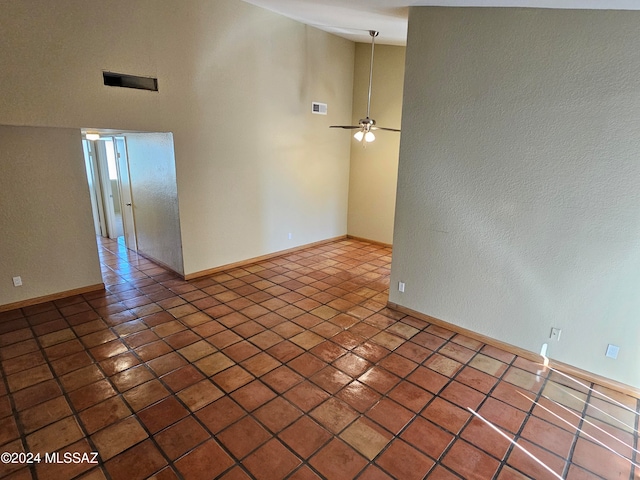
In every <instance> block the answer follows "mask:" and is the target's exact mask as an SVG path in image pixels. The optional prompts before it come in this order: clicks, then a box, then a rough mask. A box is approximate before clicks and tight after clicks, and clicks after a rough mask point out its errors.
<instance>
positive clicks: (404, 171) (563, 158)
mask: <svg viewBox="0 0 640 480" xmlns="http://www.w3.org/2000/svg"><path fill="white" fill-rule="evenodd" d="M639 21H640V12H613V11H576V10H572V11H563V10H535V9H511V8H502V9H472V8H414V9H412V10H411V13H410V20H409V38H408V47H407V68H406V81H405V98H404V106H403V121H402V126H403V132H402V141H401V146H400V166H399V180H398V198H397V206H396V224H395V234H394V252H393V266H392V279H391V285H392V286H394V285H397V282H398V281H399V280H402V281H404V282H406V292H405V293H403V294H401V293H399V292H398V291H397V289H396V288H392V291H391V294H390V300H391V301H392V302H395V303H397V304H400V305H403V306H405V307H408V308H411V309H413V310H417V311H419V312H423V313H425V314H428V315H431V316H434V317H436V318H439V319H442V320H445V321H447V322H451V323H454V324H457V325H460V326H462V327H465V328H468V329H470V330H473V331H476V332H479V333H482V334H485V335H488V336H490V337H493V338H496V339H498V340H502V341H504V342H507V343H510V344H513V345H516V346H518V347H521V348H525V349H528V350H530V351H533V352H539V351H540V348H541V346H542V344H543V343H545V342H549V341H550V340H549V334H550V329H551V327H559V328H561V329H562V336H561V340H560V342H557V343H556V342H554V343H549V356H550V357H552V358H554V359H557V360H560V361H562V362H566V363H569V364H571V365H574V366H577V367H579V368H582V369H585V370H588V371H591V372H594V373H596V374H600V375H604V376H606V377H609V378H612V379H614V380H618V381H620V382H624V383H626V384H629V385H632V386H635V387H640V368H638V366H639V365H640V350H639V349H638V344H639V343H640V321H638V318H640V295H638V290H639V288H640V214H639V212H640V198H639V197H640V193H639V190H638V179H639V178H640V163H639V162H638V152H639V151H640V134H639V132H640V116H638V111H640V84H639V83H638V82H637V81H636V79H637V78H639V77H640V56H638V49H637V25H638V22H639ZM609 343H611V344H615V345H618V346H620V354H619V357H618V359H617V360H613V359H611V358H606V357H605V351H606V348H607V344H609Z"/></svg>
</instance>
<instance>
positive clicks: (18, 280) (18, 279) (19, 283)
mask: <svg viewBox="0 0 640 480" xmlns="http://www.w3.org/2000/svg"><path fill="white" fill-rule="evenodd" d="M13 286H14V287H21V286H22V277H13Z"/></svg>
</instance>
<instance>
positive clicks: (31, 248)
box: [0, 126, 102, 305]
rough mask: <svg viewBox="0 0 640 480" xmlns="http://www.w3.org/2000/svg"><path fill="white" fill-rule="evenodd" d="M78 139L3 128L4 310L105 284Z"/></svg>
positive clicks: (50, 131)
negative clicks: (15, 282)
mask: <svg viewBox="0 0 640 480" xmlns="http://www.w3.org/2000/svg"><path fill="white" fill-rule="evenodd" d="M81 141H82V139H81V137H80V132H79V131H78V130H72V129H64V128H29V127H8V126H0V167H1V168H0V172H1V173H2V174H1V175H0V232H2V240H1V241H0V305H7V304H9V303H14V302H18V301H22V300H26V299H30V298H34V297H41V296H44V295H50V294H54V293H58V292H63V291H67V290H73V289H76V288H81V287H86V286H89V285H96V284H99V283H102V277H101V275H100V264H99V262H98V248H97V246H96V238H95V234H94V228H93V219H92V215H91V203H90V200H89V187H88V185H87V176H86V173H85V167H84V159H83V157H82V143H81ZM15 276H21V277H22V282H23V286H22V287H14V286H13V283H12V277H15Z"/></svg>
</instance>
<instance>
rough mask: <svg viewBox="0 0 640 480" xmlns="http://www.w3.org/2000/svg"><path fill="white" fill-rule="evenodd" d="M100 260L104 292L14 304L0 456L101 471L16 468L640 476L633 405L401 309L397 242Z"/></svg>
mask: <svg viewBox="0 0 640 480" xmlns="http://www.w3.org/2000/svg"><path fill="white" fill-rule="evenodd" d="M100 255H101V258H102V261H103V263H104V269H103V273H104V279H105V283H106V285H107V290H106V292H98V293H93V294H90V295H83V296H78V297H74V298H69V299H65V300H61V301H57V302H53V303H46V304H42V305H37V306H33V307H28V308H23V309H21V310H14V311H10V312H5V313H0V359H1V366H2V371H1V374H2V378H1V381H0V445H2V447H0V451H2V452H31V453H36V452H42V453H43V454H44V452H56V451H59V452H76V453H78V454H81V453H88V452H98V454H99V455H98V458H97V461H98V463H97V464H92V463H88V462H86V460H91V456H87V457H85V458H84V459H82V457H79V458H80V459H81V460H85V461H84V462H81V463H73V462H72V463H63V462H64V459H65V458H66V457H64V455H62V454H61V456H60V462H61V463H51V462H49V463H46V462H44V457H42V460H43V461H41V462H40V463H38V464H33V465H31V466H28V467H25V466H24V465H21V464H18V463H0V477H2V478H10V479H29V478H39V479H53V480H65V479H71V478H83V479H91V480H98V479H104V478H111V479H123V480H136V479H144V478H147V477H152V478H157V479H162V480H169V479H175V478H183V479H187V480H196V479H213V478H224V479H228V480H231V479H243V478H256V479H283V478H291V479H313V478H328V479H351V478H359V479H385V478H397V479H401V480H409V479H420V478H425V477H426V478H429V479H433V480H435V479H439V480H440V479H456V478H463V479H500V480H507V479H509V480H512V479H525V478H533V479H536V480H538V479H554V478H569V479H574V480H578V479H596V478H605V479H624V480H629V479H639V478H640V468H638V467H637V466H635V467H634V466H633V462H635V463H640V455H639V454H638V452H637V450H638V434H637V429H638V416H637V414H636V413H635V412H636V411H637V410H638V407H639V406H638V401H637V400H636V399H633V398H631V397H627V396H624V395H621V394H617V393H614V392H611V391H607V390H606V389H604V388H602V387H599V386H594V385H589V386H588V387H592V388H593V389H590V388H587V387H586V386H582V385H579V384H577V383H575V382H574V381H572V380H569V379H567V378H565V377H563V376H562V375H560V374H558V373H556V372H549V371H548V370H543V369H541V367H540V366H539V365H536V364H533V363H531V362H529V361H526V360H524V359H521V358H518V357H515V356H514V355H511V354H509V353H506V352H504V351H500V350H497V349H495V348H492V347H489V346H485V345H482V344H480V343H479V342H477V341H474V340H472V339H470V338H466V337H463V336H460V335H455V334H453V333H452V332H450V331H447V330H444V329H442V328H439V327H437V326H434V325H429V324H426V323H424V322H422V321H420V320H418V319H415V318H412V317H408V316H405V315H403V314H400V313H398V312H395V311H392V310H389V309H387V308H386V301H387V289H388V281H389V277H388V275H389V265H390V260H391V250H390V249H388V248H383V247H380V246H377V245H371V244H367V243H362V242H357V241H352V240H348V241H347V240H345V241H339V242H334V243H331V244H326V245H324V246H320V247H316V248H310V249H307V250H304V251H300V252H298V253H295V254H291V255H286V256H283V257H278V258H274V259H271V260H268V261H263V262H259V263H257V264H254V265H251V266H246V267H244V268H237V269H233V270H230V271H227V272H224V273H221V274H218V275H214V276H212V277H210V278H204V279H199V280H196V281H191V282H185V281H182V280H180V279H178V278H177V277H175V276H174V275H172V274H170V273H168V272H167V271H165V270H164V269H163V268H161V267H158V266H157V265H154V264H153V263H151V262H150V261H148V260H146V259H144V258H142V257H139V256H137V255H136V254H133V253H131V252H128V251H127V250H126V249H125V248H124V247H123V246H122V245H120V244H118V243H116V242H113V241H109V240H101V242H100ZM467 408H471V409H473V410H474V411H476V412H477V413H478V414H479V415H481V416H482V417H483V418H484V419H486V420H487V421H489V422H491V423H492V424H493V425H495V426H496V428H497V429H498V430H499V431H501V432H502V433H503V434H504V435H505V436H506V437H507V438H508V439H511V440H514V441H515V443H516V445H517V446H518V447H522V448H524V449H526V451H527V452H529V453H531V454H533V455H534V456H535V457H537V458H538V459H539V460H541V461H542V462H543V463H544V464H545V465H546V466H547V467H546V468H548V469H550V471H549V470H547V469H546V468H545V467H543V466H541V465H539V464H538V463H536V462H535V461H534V460H533V459H531V458H530V457H529V456H527V454H525V453H524V452H523V451H522V450H520V449H519V448H518V447H515V446H514V445H512V443H511V442H510V441H508V440H507V439H505V438H504V437H502V436H500V435H499V434H498V433H496V431H494V430H493V429H492V428H491V427H490V426H488V425H487V424H486V423H484V421H483V420H481V419H480V418H479V417H476V416H474V415H473V414H472V413H471V412H470V411H469V410H468V409H467ZM581 432H582V433H581ZM598 442H602V443H604V444H606V445H608V446H610V447H611V448H613V449H614V450H616V451H617V452H619V453H617V454H616V453H612V452H610V451H608V450H607V449H606V448H605V447H603V446H602V445H601V444H599V443H598ZM23 460H24V459H23ZM49 460H51V458H49ZM551 472H555V473H551Z"/></svg>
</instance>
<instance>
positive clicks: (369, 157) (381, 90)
mask: <svg viewBox="0 0 640 480" xmlns="http://www.w3.org/2000/svg"><path fill="white" fill-rule="evenodd" d="M355 59H356V60H355V69H354V77H353V116H352V119H351V121H352V122H353V123H351V125H357V124H358V121H359V120H360V119H361V118H364V117H365V116H366V114H367V93H368V85H369V66H370V61H371V45H370V44H365V43H358V44H357V45H356V56H355ZM404 61H405V48H404V47H395V46H390V45H376V46H375V50H374V65H373V81H372V94H371V118H373V119H375V120H376V122H377V124H378V125H379V126H381V127H389V128H400V126H401V125H400V122H401V117H402V88H403V83H404ZM351 133H352V134H353V131H351ZM375 135H376V140H375V141H374V142H372V143H369V144H366V145H365V146H363V145H362V144H361V143H359V142H357V141H356V140H354V139H352V140H351V171H350V177H349V217H348V228H347V231H348V233H349V235H352V236H354V237H360V238H365V239H368V240H374V241H377V242H382V243H388V244H390V243H392V242H393V220H394V214H395V205H396V185H397V180H398V155H399V148H400V135H401V134H400V133H395V132H385V131H380V130H378V131H376V132H375Z"/></svg>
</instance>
